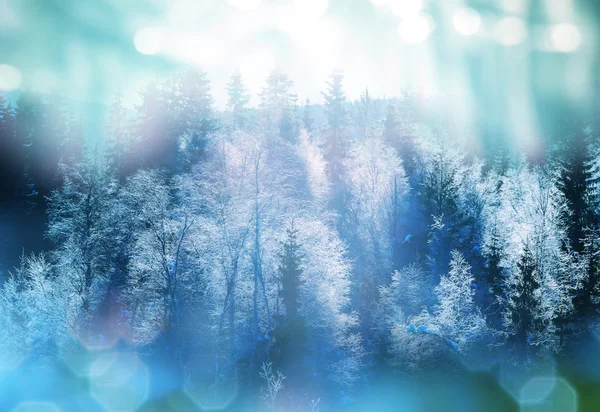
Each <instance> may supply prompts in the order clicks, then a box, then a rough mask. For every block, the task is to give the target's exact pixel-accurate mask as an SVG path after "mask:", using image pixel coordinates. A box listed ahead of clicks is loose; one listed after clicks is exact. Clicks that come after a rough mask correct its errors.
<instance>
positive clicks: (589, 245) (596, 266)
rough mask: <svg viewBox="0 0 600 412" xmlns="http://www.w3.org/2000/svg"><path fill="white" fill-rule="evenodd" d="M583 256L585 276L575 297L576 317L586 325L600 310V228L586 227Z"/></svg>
mask: <svg viewBox="0 0 600 412" xmlns="http://www.w3.org/2000/svg"><path fill="white" fill-rule="evenodd" d="M583 248H584V250H583V254H582V258H583V261H584V263H585V276H584V278H583V282H582V284H581V285H580V287H579V288H578V290H577V292H576V295H575V297H574V298H573V306H574V309H575V314H574V318H575V320H576V321H578V322H579V323H580V324H583V325H584V326H587V325H589V324H590V323H592V322H594V321H595V320H597V319H598V314H599V311H600V261H599V260H598V255H599V253H600V230H599V229H590V228H588V229H585V232H584V238H583Z"/></svg>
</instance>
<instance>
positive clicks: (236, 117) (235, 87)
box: [227, 71, 250, 129]
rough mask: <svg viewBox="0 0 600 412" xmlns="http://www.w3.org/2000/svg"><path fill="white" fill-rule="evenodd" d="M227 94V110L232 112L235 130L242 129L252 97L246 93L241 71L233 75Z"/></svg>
mask: <svg viewBox="0 0 600 412" xmlns="http://www.w3.org/2000/svg"><path fill="white" fill-rule="evenodd" d="M227 94H228V95H229V98H228V100H227V109H229V111H230V112H231V119H232V123H233V124H232V125H233V128H234V129H238V128H242V127H244V124H245V122H246V111H247V108H246V105H247V104H248V102H249V101H250V96H249V95H248V94H247V92H246V88H245V87H244V82H243V80H242V74H241V73H240V72H239V71H236V72H235V73H233V75H232V76H231V79H230V80H229V83H227Z"/></svg>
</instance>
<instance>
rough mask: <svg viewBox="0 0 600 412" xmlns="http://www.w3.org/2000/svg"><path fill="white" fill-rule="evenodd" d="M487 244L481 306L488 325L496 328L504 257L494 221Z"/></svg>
mask: <svg viewBox="0 0 600 412" xmlns="http://www.w3.org/2000/svg"><path fill="white" fill-rule="evenodd" d="M491 231H492V233H491V235H490V240H489V244H488V245H486V249H487V250H486V253H485V257H486V272H487V273H486V279H485V281H486V282H485V283H486V287H487V290H486V292H487V293H485V295H484V302H483V307H484V309H485V313H486V315H487V317H488V319H489V321H490V325H491V326H492V327H494V328H496V329H500V328H501V326H502V312H501V311H502V305H503V302H504V301H505V296H504V280H505V278H504V269H503V267H502V265H501V262H502V259H503V257H504V250H503V248H502V243H501V242H502V238H501V236H500V234H499V230H498V223H497V222H494V224H493V227H492V229H491Z"/></svg>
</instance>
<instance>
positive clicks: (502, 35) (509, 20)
mask: <svg viewBox="0 0 600 412" xmlns="http://www.w3.org/2000/svg"><path fill="white" fill-rule="evenodd" d="M494 35H495V38H496V40H497V41H498V43H500V44H502V45H504V46H516V45H517V44H519V43H521V42H523V40H525V38H526V37H527V28H526V27H525V23H524V22H523V20H521V19H518V18H516V17H506V18H503V19H502V20H500V21H499V22H498V23H496V27H495V30H494Z"/></svg>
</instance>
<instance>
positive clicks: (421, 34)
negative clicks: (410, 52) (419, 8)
mask: <svg viewBox="0 0 600 412" xmlns="http://www.w3.org/2000/svg"><path fill="white" fill-rule="evenodd" d="M433 29H434V24H433V21H432V20H431V18H430V17H429V16H427V15H424V14H420V15H418V16H414V17H411V18H409V19H406V20H402V21H401V22H400V24H399V25H398V36H400V39H401V40H402V41H404V42H405V43H408V44H417V43H421V42H423V41H425V40H427V38H428V37H429V35H430V34H431V32H432V31H433Z"/></svg>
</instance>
